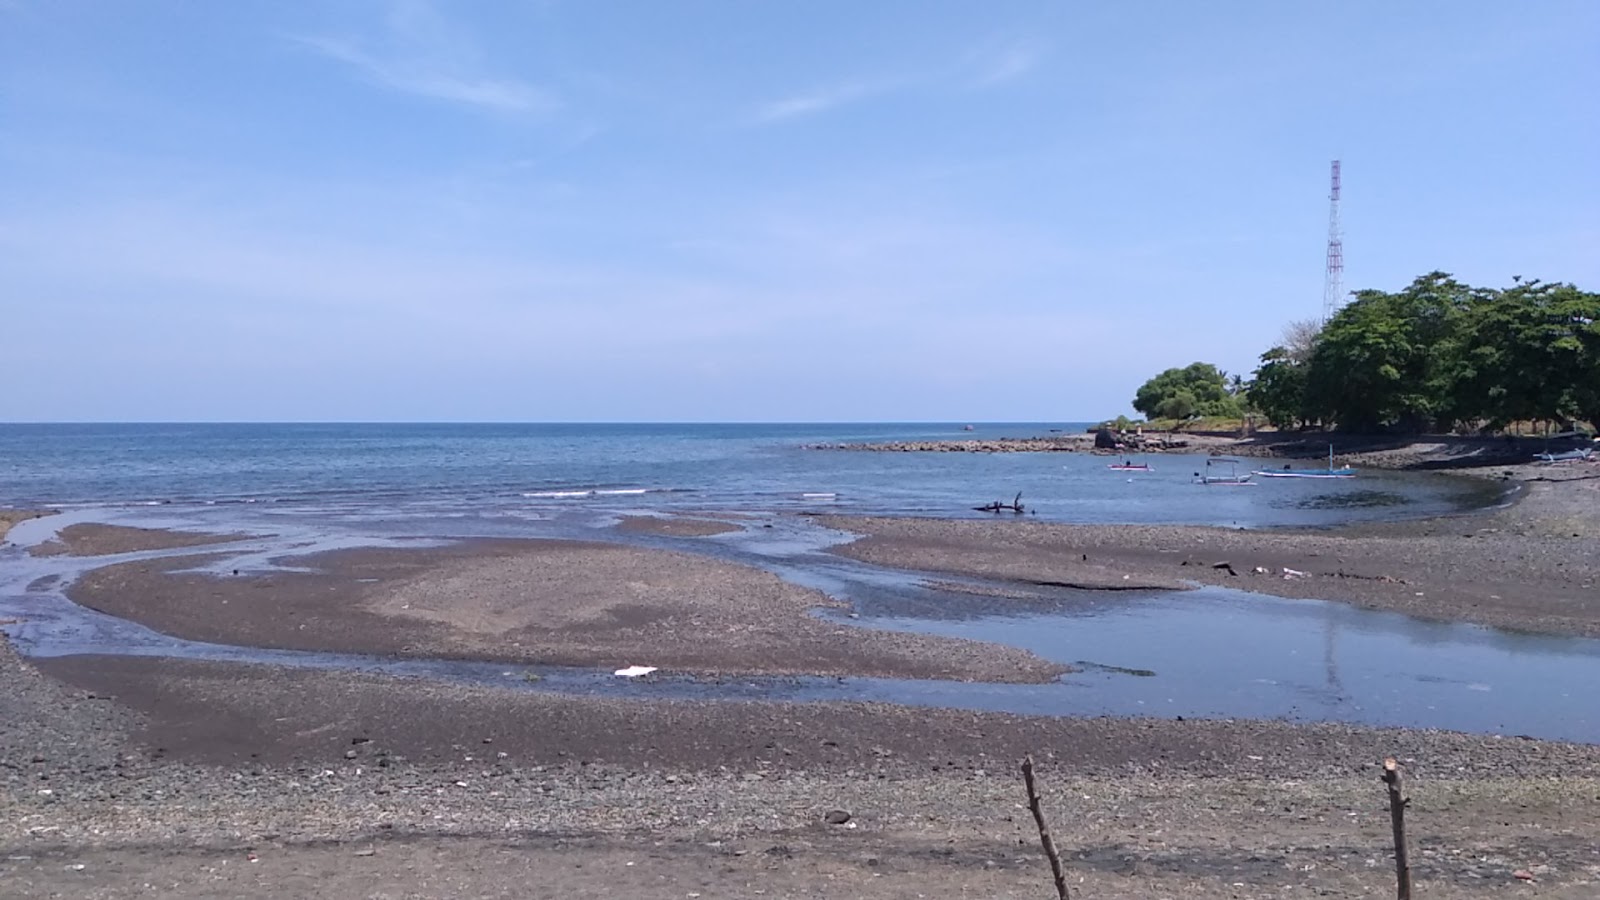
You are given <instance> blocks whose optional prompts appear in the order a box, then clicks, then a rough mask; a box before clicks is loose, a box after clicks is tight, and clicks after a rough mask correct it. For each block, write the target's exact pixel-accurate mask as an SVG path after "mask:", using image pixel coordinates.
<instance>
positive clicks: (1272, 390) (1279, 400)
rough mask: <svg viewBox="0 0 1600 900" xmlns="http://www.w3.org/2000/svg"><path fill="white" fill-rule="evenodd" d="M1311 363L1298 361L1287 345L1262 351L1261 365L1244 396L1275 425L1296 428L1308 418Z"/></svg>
mask: <svg viewBox="0 0 1600 900" xmlns="http://www.w3.org/2000/svg"><path fill="white" fill-rule="evenodd" d="M1308 371H1309V366H1307V365H1306V364H1305V363H1303V362H1297V361H1295V359H1294V354H1293V352H1292V351H1290V350H1289V349H1288V348H1287V347H1281V346H1279V347H1273V348H1272V349H1271V350H1268V351H1267V352H1265V353H1263V354H1261V365H1260V367H1258V368H1257V369H1256V374H1255V380H1253V381H1252V382H1250V387H1249V389H1248V390H1247V391H1246V394H1245V396H1246V397H1247V398H1248V399H1249V401H1250V405H1251V406H1252V407H1254V408H1255V409H1257V410H1260V412H1261V414H1262V415H1264V416H1266V417H1267V421H1268V422H1271V423H1272V424H1273V427H1276V428H1294V427H1298V426H1300V425H1303V424H1305V423H1306V422H1307V421H1308V420H1309V418H1310V417H1309V416H1308V415H1307V414H1306V376H1307V374H1308Z"/></svg>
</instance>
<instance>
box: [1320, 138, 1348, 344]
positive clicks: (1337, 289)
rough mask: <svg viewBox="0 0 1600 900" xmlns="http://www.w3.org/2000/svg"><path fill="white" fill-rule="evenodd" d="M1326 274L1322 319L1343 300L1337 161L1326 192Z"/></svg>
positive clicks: (1329, 317)
mask: <svg viewBox="0 0 1600 900" xmlns="http://www.w3.org/2000/svg"><path fill="white" fill-rule="evenodd" d="M1328 201H1329V203H1328V274H1327V277H1326V278H1325V279H1324V280H1323V282H1322V321H1323V324H1327V321H1328V320H1329V319H1331V318H1333V313H1334V310H1336V309H1338V308H1339V304H1341V303H1343V302H1344V239H1343V237H1342V236H1341V235H1340V234H1339V161H1338V160H1337V159H1336V160H1334V161H1333V189H1332V191H1331V192H1330V193H1329V194H1328Z"/></svg>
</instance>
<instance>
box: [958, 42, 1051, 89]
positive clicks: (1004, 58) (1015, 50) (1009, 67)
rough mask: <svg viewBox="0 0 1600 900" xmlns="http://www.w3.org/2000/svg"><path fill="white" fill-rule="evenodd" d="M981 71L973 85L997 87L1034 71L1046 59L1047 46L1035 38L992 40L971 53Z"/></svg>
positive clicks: (974, 64)
mask: <svg viewBox="0 0 1600 900" xmlns="http://www.w3.org/2000/svg"><path fill="white" fill-rule="evenodd" d="M971 59H972V65H973V68H974V69H975V70H976V72H977V74H976V76H975V78H974V81H973V84H974V85H975V86H977V87H993V86H994V85H997V84H1003V83H1005V82H1007V81H1011V80H1013V79H1016V78H1020V77H1022V76H1023V75H1026V74H1027V73H1029V72H1031V71H1033V69H1034V68H1035V67H1036V66H1038V65H1039V63H1040V61H1041V60H1043V59H1044V51H1043V49H1042V48H1041V47H1040V46H1039V45H1038V44H1037V43H1034V42H1033V41H1026V40H1013V41H1005V42H991V43H989V44H987V45H985V46H984V47H983V48H981V49H979V50H977V51H975V52H973V53H972V55H971Z"/></svg>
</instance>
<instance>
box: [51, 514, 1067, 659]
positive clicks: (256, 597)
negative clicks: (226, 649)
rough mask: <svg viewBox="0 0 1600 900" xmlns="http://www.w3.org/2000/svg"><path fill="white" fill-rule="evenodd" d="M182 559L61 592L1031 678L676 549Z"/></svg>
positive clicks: (135, 615) (662, 655)
mask: <svg viewBox="0 0 1600 900" xmlns="http://www.w3.org/2000/svg"><path fill="white" fill-rule="evenodd" d="M201 561H202V560H201V559H199V558H193V557H190V558H178V559H168V560H160V561H141V562H133V563H124V564H121V565H115V566H107V567H105V568H101V569H98V570H95V571H93V572H90V573H89V574H87V575H85V576H84V577H83V578H81V579H80V580H79V581H78V582H77V583H76V584H74V585H73V586H72V587H71V589H70V590H69V595H70V596H71V597H72V599H73V600H75V601H76V602H78V603H81V604H83V605H85V606H88V607H91V608H93V609H97V610H101V611H103V612H107V613H110V614H112V615H116V616H120V617H123V618H127V619H131V620H133V621H136V622H139V623H141V624H144V625H148V626H150V627H152V628H154V629H156V630H158V631H161V632H164V633H166V634H171V635H175V636H178V637H183V638H189V639H192V640H200V641H211V642H216V643H226V644H239V645H245V646H251V647H273V648H282V649H294V650H321V651H333V652H342V653H365V654H379V655H386V656H404V657H443V658H452V659H480V660H494V661H503V662H508V663H522V664H537V665H556V666H584V667H599V668H605V669H614V668H621V667H623V666H627V665H636V664H637V665H651V666H657V667H659V668H661V669H664V670H668V671H672V672H686V673H695V674H701V675H730V674H763V675H873V676H882V677H890V678H937V679H955V680H963V681H995V682H1040V681H1049V680H1051V679H1053V678H1054V677H1055V676H1057V675H1059V674H1061V672H1063V671H1065V669H1064V668H1063V667H1062V666H1059V665H1057V664H1055V663H1050V662H1047V661H1045V660H1043V659H1040V658H1039V657H1037V656H1034V655H1033V654H1031V653H1028V652H1026V651H1022V650H1017V649H1013V648H1009V647H1002V646H998V645H993V644H983V643H979V642H975V641H965V640H960V639H954V638H942V637H935V636H926V635H914V634H905V633H896V632H886V631H872V630H867V629H861V628H855V627H852V626H850V625H847V624H844V623H841V622H837V621H829V620H826V619H823V618H820V617H818V616H816V615H814V614H813V612H814V611H815V610H819V609H822V610H826V609H832V610H838V611H842V610H843V609H844V605H843V604H841V603H840V602H838V601H836V600H833V599H832V598H830V597H828V596H827V595H825V594H822V593H820V592H818V591H813V590H809V589H806V588H801V587H797V586H795V585H791V584H788V583H787V582H784V581H783V580H781V579H779V578H778V577H777V576H775V575H772V574H770V573H767V572H763V571H761V570H759V569H754V568H750V567H747V566H740V565H735V564H732V563H725V562H719V561H716V560H711V559H706V558H702V557H697V556H690V555H688V554H682V553H672V552H667V551H662V550H642V549H636V548H631V547H624V546H619V545H613V544H594V543H578V542H567V541H493V542H490V541H481V542H470V543H464V544H459V545H456V546H451V547H443V548H436V549H425V550H424V549H366V550H351V551H341V552H336V553H329V554H320V555H316V556H310V557H295V558H292V559H291V560H289V561H290V562H291V563H292V564H294V565H296V566H306V567H310V568H312V569H314V571H311V572H278V571H271V572H260V573H257V572H244V573H240V574H238V575H226V576H214V575H210V574H204V573H196V572H184V571H182V570H184V569H190V568H194V567H195V566H196V565H197V564H198V563H199V562H201Z"/></svg>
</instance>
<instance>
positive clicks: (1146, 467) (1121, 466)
mask: <svg viewBox="0 0 1600 900" xmlns="http://www.w3.org/2000/svg"><path fill="white" fill-rule="evenodd" d="M1106 468H1108V469H1113V470H1115V471H1118V472H1148V471H1150V464H1149V463H1136V462H1120V463H1112V464H1111V465H1109V466H1106Z"/></svg>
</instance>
